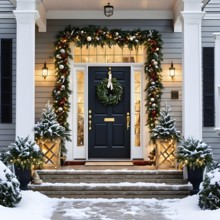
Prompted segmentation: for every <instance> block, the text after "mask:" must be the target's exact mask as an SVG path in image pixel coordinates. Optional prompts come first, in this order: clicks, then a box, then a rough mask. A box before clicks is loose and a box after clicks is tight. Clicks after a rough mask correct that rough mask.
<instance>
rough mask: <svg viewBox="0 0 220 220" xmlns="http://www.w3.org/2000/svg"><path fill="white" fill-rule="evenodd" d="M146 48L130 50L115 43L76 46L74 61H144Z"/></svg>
mask: <svg viewBox="0 0 220 220" xmlns="http://www.w3.org/2000/svg"><path fill="white" fill-rule="evenodd" d="M143 52H144V48H143V47H139V48H137V49H133V50H130V49H129V48H128V47H124V48H120V47H119V46H117V45H113V46H112V47H111V48H109V47H108V46H103V47H101V46H97V47H93V46H90V47H86V46H83V47H82V48H80V47H74V50H73V54H74V58H73V60H74V63H143V62H144V54H143Z"/></svg>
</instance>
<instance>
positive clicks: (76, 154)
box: [66, 61, 149, 161]
mask: <svg viewBox="0 0 220 220" xmlns="http://www.w3.org/2000/svg"><path fill="white" fill-rule="evenodd" d="M70 64H71V80H70V89H71V90H72V94H71V95H70V112H69V117H68V122H69V124H70V129H71V131H72V142H67V144H66V147H67V160H87V161H92V160H94V159H89V158H88V70H89V67H92V66H94V67H96V66H97V67H109V66H111V67H114V66H122V67H130V70H131V72H130V91H131V97H130V115H131V124H130V125H131V127H130V128H131V131H130V135H131V137H130V159H126V160H133V159H142V158H146V156H145V155H146V154H147V153H146V148H145V147H144V146H146V143H147V142H148V139H149V137H148V135H144V133H145V134H147V133H146V123H145V122H146V114H145V107H144V104H145V103H144V99H145V93H144V88H143V85H145V83H146V79H145V74H144V65H143V64H136V63H104V64H100V63H82V64H75V63H74V62H73V61H71V62H70ZM80 70H81V71H84V74H85V75H84V94H85V96H84V98H85V102H84V146H77V132H74V131H77V123H76V122H77V76H76V74H77V71H80ZM135 71H140V72H141V108H140V111H141V112H140V114H141V116H142V118H141V121H140V127H141V128H140V141H141V143H140V147H135V135H134V134H135V133H134V130H135V126H134V125H135V123H134V122H135V118H134V113H135V112H134V111H135V108H134V104H133V103H134V98H135V97H134V89H135V87H134V72H135ZM71 112H72V114H71ZM74 122H75V123H74ZM95 160H96V161H98V160H100V161H103V160H104V161H122V160H121V159H120V160H119V159H95Z"/></svg>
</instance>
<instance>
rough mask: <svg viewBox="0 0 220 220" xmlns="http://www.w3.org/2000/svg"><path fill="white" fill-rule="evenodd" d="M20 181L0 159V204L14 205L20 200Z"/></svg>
mask: <svg viewBox="0 0 220 220" xmlns="http://www.w3.org/2000/svg"><path fill="white" fill-rule="evenodd" d="M19 186H20V183H19V182H18V180H17V178H16V177H15V175H14V174H13V173H12V172H11V171H10V170H9V168H8V167H6V166H5V165H4V164H3V163H2V161H0V205H2V206H6V207H14V206H15V205H16V204H17V203H19V202H20V201H21V191H20V188H19Z"/></svg>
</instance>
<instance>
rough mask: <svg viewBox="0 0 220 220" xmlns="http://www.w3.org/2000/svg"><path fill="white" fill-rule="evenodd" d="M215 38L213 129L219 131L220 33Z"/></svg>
mask: <svg viewBox="0 0 220 220" xmlns="http://www.w3.org/2000/svg"><path fill="white" fill-rule="evenodd" d="M213 35H214V38H215V130H216V131H217V132H218V133H220V62H219V61H220V33H213Z"/></svg>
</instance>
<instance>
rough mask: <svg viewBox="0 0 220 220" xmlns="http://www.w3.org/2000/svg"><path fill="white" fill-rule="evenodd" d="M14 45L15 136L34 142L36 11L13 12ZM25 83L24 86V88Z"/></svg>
mask: <svg viewBox="0 0 220 220" xmlns="http://www.w3.org/2000/svg"><path fill="white" fill-rule="evenodd" d="M14 14H15V17H16V22H17V39H16V40H17V43H16V47H17V48H16V51H17V55H16V136H22V137H26V136H27V135H29V137H30V138H31V139H32V140H34V129H33V128H34V124H35V80H34V75H35V21H36V19H37V18H38V17H39V14H38V11H36V10H30V11H17V10H15V11H14ZM24 82H25V86H24Z"/></svg>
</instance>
